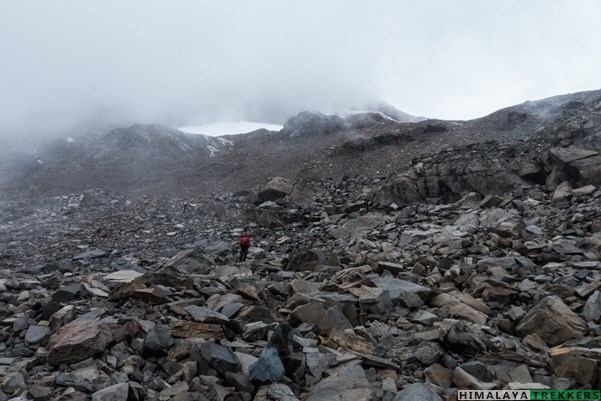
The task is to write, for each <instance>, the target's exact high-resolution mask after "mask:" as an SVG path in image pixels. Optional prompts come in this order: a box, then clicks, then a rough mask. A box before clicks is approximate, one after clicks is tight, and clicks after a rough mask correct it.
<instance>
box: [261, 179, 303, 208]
mask: <svg viewBox="0 0 601 401" xmlns="http://www.w3.org/2000/svg"><path fill="white" fill-rule="evenodd" d="M293 190H294V185H292V183H291V182H290V181H289V180H288V179H286V178H284V177H273V178H272V179H270V180H269V182H267V184H265V186H264V187H263V189H261V191H260V192H259V194H258V203H263V202H269V201H275V200H277V199H280V198H283V197H285V196H286V195H290V194H291V193H292V191H293Z"/></svg>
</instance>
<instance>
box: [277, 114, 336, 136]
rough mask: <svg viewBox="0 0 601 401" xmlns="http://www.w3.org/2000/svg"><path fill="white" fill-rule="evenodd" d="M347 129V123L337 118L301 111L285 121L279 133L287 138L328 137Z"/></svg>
mask: <svg viewBox="0 0 601 401" xmlns="http://www.w3.org/2000/svg"><path fill="white" fill-rule="evenodd" d="M347 127H348V126H347V123H346V122H345V121H344V120H343V119H342V118H340V117H338V116H328V115H325V114H323V113H317V112H311V111H303V112H301V113H299V114H297V115H296V116H294V117H292V118H290V119H289V120H288V121H286V123H285V124H284V128H282V130H281V131H280V133H282V134H283V135H286V136H288V137H299V136H301V137H302V136H310V135H328V134H332V133H334V132H338V131H341V130H343V129H346V128H347Z"/></svg>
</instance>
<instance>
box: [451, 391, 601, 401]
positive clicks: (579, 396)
mask: <svg viewBox="0 0 601 401" xmlns="http://www.w3.org/2000/svg"><path fill="white" fill-rule="evenodd" d="M457 400H458V401H497V400H507V401H514V400H535V401H593V400H601V390H458V391H457Z"/></svg>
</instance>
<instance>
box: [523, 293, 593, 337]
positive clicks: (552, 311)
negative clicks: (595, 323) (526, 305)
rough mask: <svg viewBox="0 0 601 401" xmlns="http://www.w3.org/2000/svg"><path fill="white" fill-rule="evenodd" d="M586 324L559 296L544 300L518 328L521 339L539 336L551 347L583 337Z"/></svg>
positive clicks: (528, 314)
mask: <svg viewBox="0 0 601 401" xmlns="http://www.w3.org/2000/svg"><path fill="white" fill-rule="evenodd" d="M586 329H587V326H586V323H585V321H584V320H582V318H581V317H580V316H578V315H577V314H576V313H574V312H573V311H572V310H571V309H570V308H569V307H568V306H567V305H566V304H564V303H563V301H562V300H561V299H560V298H559V297H558V296H557V295H552V296H548V297H545V298H543V299H542V300H541V301H540V302H539V303H538V304H536V306H534V308H532V309H531V310H530V312H528V313H527V314H526V316H524V318H523V319H522V320H521V322H520V324H519V325H518V326H517V328H516V333H517V334H518V335H519V336H520V337H525V336H527V335H528V334H533V333H536V334H538V335H539V336H540V337H541V338H542V339H543V340H544V341H545V342H546V343H547V344H549V345H550V346H555V345H559V344H561V343H563V342H565V341H567V340H570V339H572V338H577V337H581V336H583V335H584V333H585V331H586Z"/></svg>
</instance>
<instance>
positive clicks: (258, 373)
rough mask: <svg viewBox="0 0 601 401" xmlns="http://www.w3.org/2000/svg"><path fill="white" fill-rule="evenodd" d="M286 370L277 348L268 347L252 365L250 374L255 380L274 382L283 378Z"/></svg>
mask: <svg viewBox="0 0 601 401" xmlns="http://www.w3.org/2000/svg"><path fill="white" fill-rule="evenodd" d="M285 373H286V370H285V368H284V364H283V363H282V360H281V359H280V356H279V355H278V351H277V350H276V349H275V348H267V349H265V350H264V351H263V352H262V353H261V356H260V357H259V359H258V360H257V361H256V362H255V363H253V364H252V365H250V368H249V374H250V378H251V380H253V381H257V382H259V383H274V382H277V381H279V380H281V379H282V377H284V374H285Z"/></svg>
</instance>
